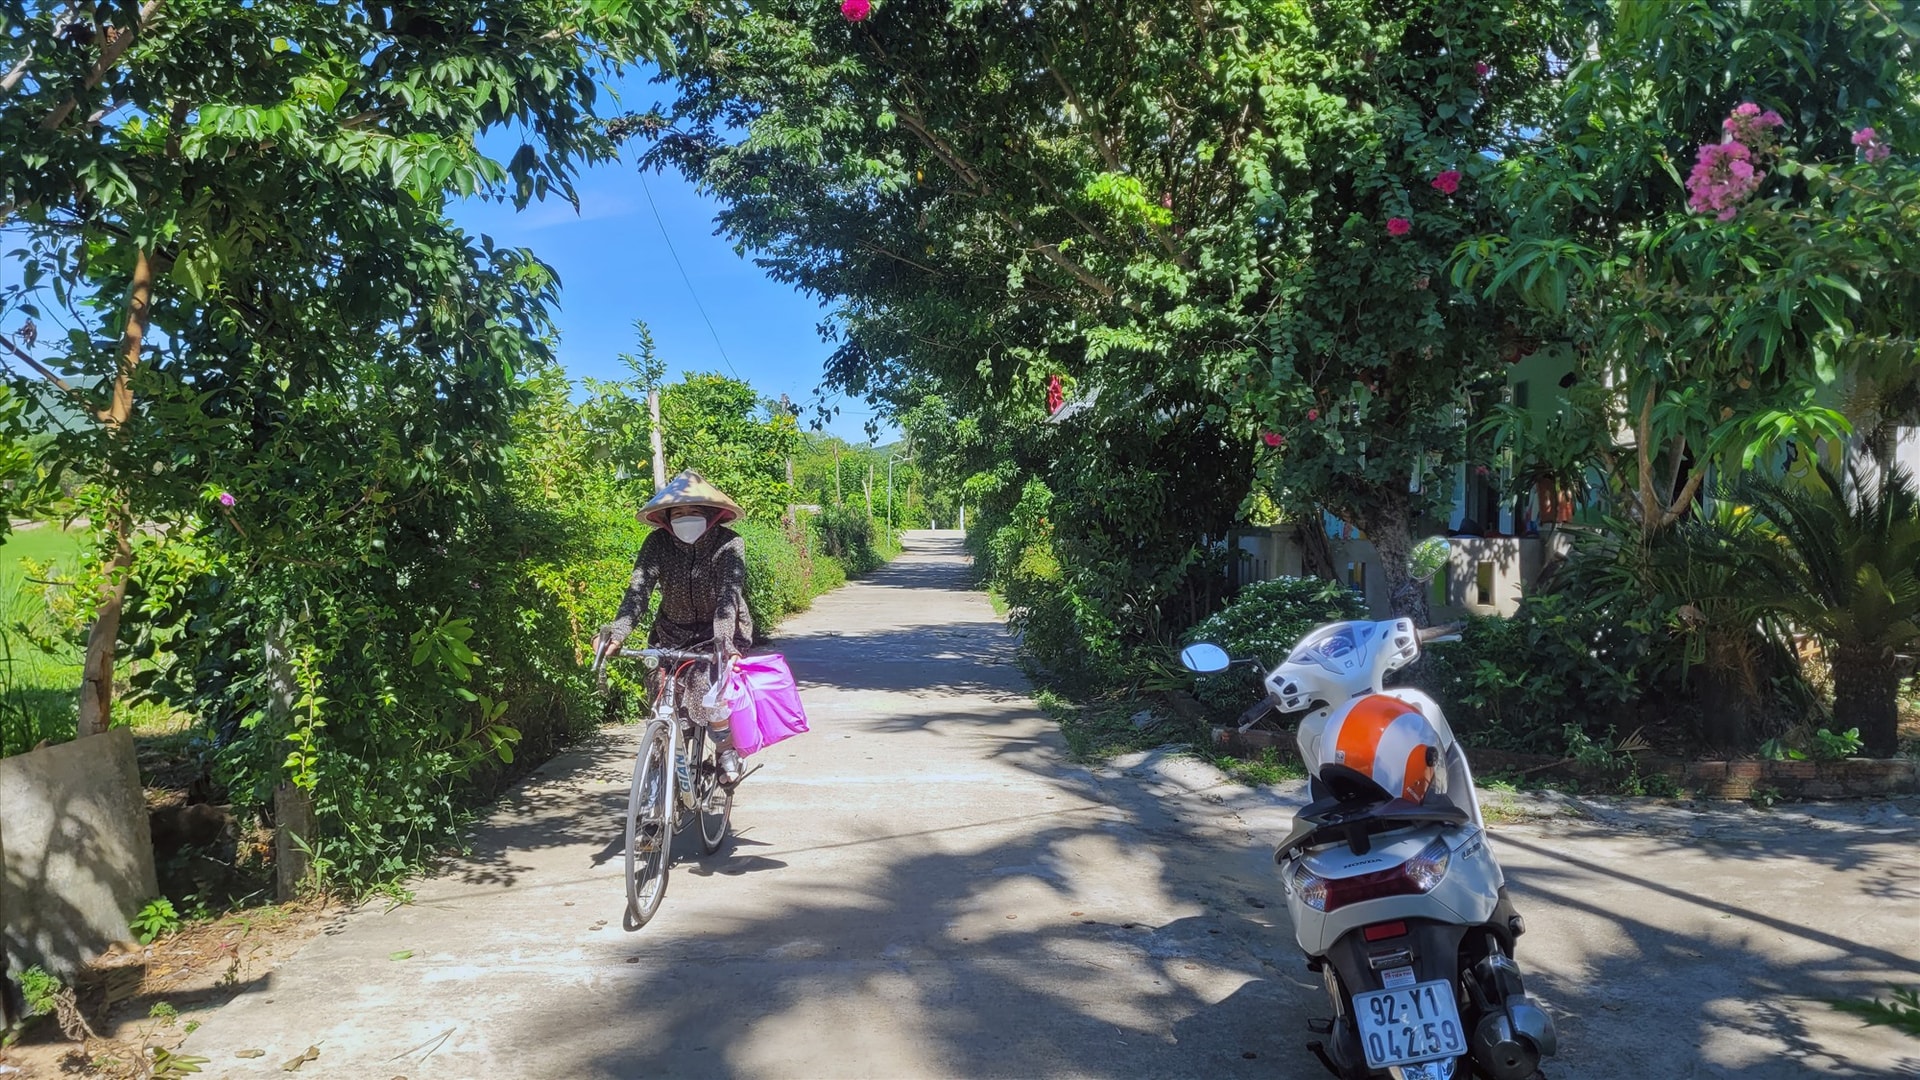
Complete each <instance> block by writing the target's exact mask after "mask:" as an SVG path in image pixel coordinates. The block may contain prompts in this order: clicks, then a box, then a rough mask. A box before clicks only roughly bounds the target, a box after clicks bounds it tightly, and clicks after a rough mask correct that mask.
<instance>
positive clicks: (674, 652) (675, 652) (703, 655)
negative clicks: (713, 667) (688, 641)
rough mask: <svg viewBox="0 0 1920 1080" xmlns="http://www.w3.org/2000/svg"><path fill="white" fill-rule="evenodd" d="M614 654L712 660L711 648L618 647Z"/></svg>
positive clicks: (653, 658) (666, 658)
mask: <svg viewBox="0 0 1920 1080" xmlns="http://www.w3.org/2000/svg"><path fill="white" fill-rule="evenodd" d="M613 655H615V656H630V657H633V658H634V659H636V660H666V661H675V660H711V659H713V653H712V651H711V650H700V651H695V650H691V649H618V650H616V651H615V652H614V653H613Z"/></svg>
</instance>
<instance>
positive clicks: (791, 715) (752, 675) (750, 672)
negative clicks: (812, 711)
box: [723, 653, 807, 757]
mask: <svg viewBox="0 0 1920 1080" xmlns="http://www.w3.org/2000/svg"><path fill="white" fill-rule="evenodd" d="M723 699H724V700H725V701H726V703H727V707H728V708H729V709H731V710H732V711H733V748H734V749H735V750H738V751H739V752H740V756H741V757H745V756H746V755H748V754H751V753H753V752H754V751H756V750H759V749H761V748H763V747H768V746H772V745H773V744H774V743H777V742H779V741H780V740H782V739H789V738H792V737H793V736H795V735H798V734H800V733H801V732H804V731H806V730H807V712H806V710H805V709H804V708H802V707H801V705H800V690H799V688H798V687H796V686H795V685H794V683H793V672H792V671H789V670H788V669H787V658H786V657H784V656H781V655H779V654H778V653H774V654H771V655H768V656H743V657H741V658H740V662H739V663H738V664H736V665H735V666H734V669H733V673H732V674H731V675H729V676H727V687H726V690H725V692H724V694H723Z"/></svg>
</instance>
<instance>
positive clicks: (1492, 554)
mask: <svg viewBox="0 0 1920 1080" xmlns="http://www.w3.org/2000/svg"><path fill="white" fill-rule="evenodd" d="M1299 536H1300V533H1299V526H1297V525H1275V526H1272V527H1271V528H1268V529H1263V530H1257V531H1254V532H1249V533H1242V534H1240V535H1239V536H1238V537H1237V539H1236V546H1237V549H1238V551H1239V553H1240V558H1241V561H1242V570H1241V577H1240V580H1241V581H1249V582H1250V581H1265V580H1267V579H1269V578H1276V577H1300V576H1303V575H1304V573H1305V571H1304V569H1303V567H1304V566H1305V560H1304V558H1303V554H1302V552H1301V549H1300V539H1299ZM1327 545H1328V548H1329V550H1331V552H1332V553H1333V561H1334V567H1335V569H1336V570H1337V571H1338V572H1339V574H1340V577H1341V579H1342V580H1343V581H1345V582H1347V584H1348V585H1349V586H1351V587H1353V588H1354V589H1355V590H1356V591H1358V592H1359V593H1360V595H1361V596H1362V597H1363V598H1364V599H1365V600H1366V601H1367V606H1368V607H1369V608H1370V609H1372V611H1373V615H1374V617H1375V618H1381V619H1384V618H1386V617H1387V616H1388V613H1389V611H1390V607H1389V605H1388V601H1387V587H1386V579H1385V578H1384V577H1382V576H1381V573H1380V566H1379V562H1380V557H1379V555H1378V554H1376V553H1375V552H1374V550H1373V545H1372V544H1371V543H1369V542H1367V541H1365V540H1358V539H1354V540H1342V539H1338V538H1334V539H1329V540H1328V541H1327ZM1571 545H1572V538H1571V537H1570V536H1568V535H1567V534H1565V533H1563V532H1559V531H1557V530H1551V529H1550V530H1548V531H1547V532H1546V534H1545V536H1544V537H1510V536H1488V537H1480V536H1449V537H1447V549H1448V550H1447V569H1446V571H1445V573H1444V574H1442V575H1440V576H1439V577H1437V578H1436V579H1435V580H1434V583H1433V595H1432V596H1431V597H1430V598H1429V602H1430V603H1431V604H1432V610H1433V618H1434V620H1435V621H1436V622H1444V621H1446V620H1449V619H1456V618H1459V617H1460V616H1462V615H1512V614H1513V613H1514V612H1515V611H1517V610H1518V609H1519V606H1520V598H1521V597H1522V596H1524V595H1525V594H1526V590H1527V588H1528V587H1529V586H1530V585H1531V584H1532V583H1533V582H1534V581H1536V580H1538V579H1539V577H1540V571H1541V569H1542V568H1543V567H1544V566H1545V565H1546V562H1547V560H1548V558H1549V557H1551V556H1553V555H1555V554H1559V555H1562V556H1564V555H1565V554H1566V552H1567V551H1568V549H1569V548H1570V547H1571Z"/></svg>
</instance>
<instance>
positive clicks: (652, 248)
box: [452, 73, 890, 442]
mask: <svg viewBox="0 0 1920 1080" xmlns="http://www.w3.org/2000/svg"><path fill="white" fill-rule="evenodd" d="M618 90H619V92H620V95H621V99H622V103H623V106H624V108H626V109H632V110H635V111H638V110H642V109H645V108H647V107H648V106H649V105H651V104H652V103H653V102H655V101H661V100H669V99H670V95H671V88H670V87H666V86H655V85H649V84H648V83H647V82H646V81H645V79H644V76H643V75H641V74H640V73H635V75H634V76H632V77H629V78H627V79H624V80H622V81H621V84H620V85H619V87H618ZM602 105H603V110H604V111H608V112H611V111H613V108H612V106H611V105H610V104H609V103H604V102H603V103H602ZM518 142H519V140H518V138H517V137H509V138H505V139H499V140H488V141H487V143H486V144H484V145H483V149H484V150H485V151H486V152H487V153H488V154H489V155H490V156H492V157H494V158H495V159H497V160H500V161H505V160H506V159H507V158H509V157H511V156H512V155H513V151H514V149H515V148H516V147H517V146H518ZM642 149H643V147H641V146H638V145H635V146H632V147H630V148H629V151H628V153H627V155H626V158H627V160H625V161H621V162H614V163H608V164H604V165H601V166H598V167H595V168H592V169H586V170H583V171H582V173H581V175H580V177H579V179H578V183H577V187H578V192H579V196H580V209H579V211H578V212H577V213H576V212H575V211H574V209H573V207H571V206H569V205H568V204H567V203H566V202H565V201H564V200H561V199H558V198H550V199H548V200H547V201H545V202H541V203H534V204H532V205H530V206H528V207H527V209H526V210H524V211H521V212H518V213H516V212H515V211H514V209H513V207H512V206H511V205H503V204H499V203H489V202H484V201H482V200H479V199H472V200H468V201H466V202H464V203H460V204H457V205H456V206H455V207H454V208H453V210H452V213H453V218H454V220H455V221H456V222H458V223H459V224H460V226H461V227H462V228H464V229H466V230H467V231H469V232H472V233H476V234H478V233H486V234H487V235H489V236H491V237H493V239H494V240H495V242H497V243H501V244H508V245H512V246H515V247H527V248H531V249H533V251H534V253H535V254H537V255H538V256H539V257H540V258H541V259H542V260H544V261H545V262H546V263H547V264H548V265H550V266H552V267H553V268H554V269H555V270H556V271H557V272H558V273H559V275H560V309H559V311H558V312H556V313H555V314H556V318H555V321H556V322H557V323H558V325H559V327H560V332H561V340H560V349H559V356H560V362H561V364H562V365H563V366H564V367H565V368H566V370H567V372H568V373H569V374H571V375H572V376H574V377H575V378H576V379H577V378H579V377H580V376H583V375H590V376H593V377H594V378H602V379H610V378H616V377H619V376H623V375H625V374H626V370H625V368H624V367H623V366H622V365H621V363H620V360H619V355H620V354H621V353H623V352H633V351H634V350H635V337H634V330H633V322H634V320H635V319H645V320H646V322H647V325H648V326H649V327H650V328H651V329H652V331H653V339H654V343H655V345H656V347H657V348H658V351H659V355H660V357H661V359H662V360H664V361H665V362H666V365H667V374H668V378H670V379H678V378H679V377H680V376H681V374H682V373H684V372H688V371H695V372H710V371H711V372H719V373H720V374H723V375H735V376H737V377H739V378H742V379H745V380H746V381H748V382H750V383H752V384H753V386H754V388H755V389H757V390H759V391H760V392H761V393H762V394H763V395H765V396H767V397H774V398H777V397H779V396H780V395H781V394H787V395H789V396H790V397H791V398H792V399H793V400H794V401H795V402H799V403H805V402H808V401H811V400H813V398H814V389H815V388H816V387H818V386H819V385H820V369H821V364H822V362H823V361H825V360H826V358H827V356H828V355H829V354H830V353H831V352H832V348H831V346H829V345H828V344H827V343H826V342H824V341H822V340H821V338H820V334H819V332H818V330H817V329H816V328H817V327H818V326H819V324H820V323H821V322H822V321H824V320H825V318H826V316H827V309H825V308H823V307H821V306H820V305H819V304H818V303H817V302H815V301H814V300H813V299H811V298H809V297H807V296H804V295H802V294H801V293H799V292H798V291H796V290H794V289H792V288H790V287H788V286H786V285H783V284H781V283H779V282H777V281H774V280H772V279H770V278H768V277H767V275H766V274H765V273H764V272H762V271H761V270H760V268H759V267H757V266H755V265H754V264H753V262H752V261H751V260H750V259H748V258H745V257H742V256H740V255H737V254H735V253H734V250H733V245H732V243H731V242H729V241H728V240H726V239H725V238H724V237H721V236H716V235H715V234H714V230H715V224H714V214H715V213H716V211H717V209H718V207H717V204H716V203H715V202H714V201H713V200H712V199H710V198H708V197H706V196H704V195H702V194H700V193H699V192H697V191H695V190H694V188H693V186H692V185H691V184H689V183H688V182H687V181H686V180H685V179H684V178H683V177H681V176H680V175H679V174H678V173H676V172H667V173H649V174H647V175H646V176H645V177H644V183H643V178H642V176H641V173H640V170H639V169H638V168H636V167H635V166H634V164H633V159H634V158H636V157H637V156H638V154H639V152H640V151H641V150H642ZM649 193H651V195H652V199H653V206H654V207H657V208H658V211H659V216H658V218H657V219H656V217H655V214H654V209H653V208H652V207H649V205H648V194H649ZM663 229H664V233H665V236H666V237H668V238H671V241H672V251H673V252H677V253H678V254H679V257H680V263H681V265H682V266H684V267H685V268H686V276H685V277H684V278H683V277H682V276H681V272H680V270H679V269H678V268H676V267H675V265H674V259H673V254H672V253H671V252H670V251H669V249H668V244H667V240H666V239H664V238H663V236H662V232H663ZM689 283H690V284H691V286H692V289H691V293H690V292H689V288H688V286H689ZM694 296H697V297H698V298H699V304H700V305H702V306H704V307H705V309H706V314H707V316H708V317H709V318H710V319H711V320H712V328H711V329H709V327H708V323H707V321H706V320H705V319H702V318H701V313H700V308H699V307H696V306H695V303H694V299H693V298H694ZM716 337H717V338H718V339H719V340H718V344H716V343H715V338H716ZM836 404H838V405H839V406H840V407H841V410H842V411H841V413H840V415H839V417H838V418H837V419H836V420H835V421H834V422H833V423H832V424H830V425H829V426H828V429H827V430H829V431H831V432H833V433H834V434H836V435H839V436H841V437H842V438H845V439H847V440H849V441H851V442H865V441H866V438H867V436H866V432H865V430H864V426H863V425H864V424H865V423H866V421H867V419H868V416H869V409H868V406H867V404H866V403H865V402H863V401H858V400H847V399H844V398H841V399H838V400H837V401H836ZM808 419H809V417H807V416H803V417H802V422H803V423H804V422H806V421H807V420H808ZM888 437H890V429H889V430H887V431H883V432H882V438H883V439H885V438H888Z"/></svg>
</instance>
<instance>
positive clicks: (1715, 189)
mask: <svg viewBox="0 0 1920 1080" xmlns="http://www.w3.org/2000/svg"><path fill="white" fill-rule="evenodd" d="M1766 178H1767V174H1766V173H1763V172H1760V171H1759V170H1757V169H1755V168H1754V167H1753V151H1751V150H1749V149H1748V148H1747V146H1746V144H1745V143H1741V142H1723V143H1709V144H1707V145H1706V146H1703V147H1701V148H1700V155H1699V158H1698V160H1697V161H1695V162H1694V166H1693V171H1692V172H1691V173H1689V174H1688V175H1687V208H1688V209H1690V210H1692V211H1693V212H1694V213H1697V214H1716V215H1717V216H1718V217H1719V219H1720V220H1721V221H1729V220H1732V218H1733V216H1734V215H1735V214H1737V213H1739V212H1740V204H1741V203H1743V202H1745V201H1746V200H1747V199H1748V198H1749V197H1751V196H1752V195H1753V193H1754V192H1756V191H1758V190H1760V182H1761V181H1763V180H1765V179H1766Z"/></svg>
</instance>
